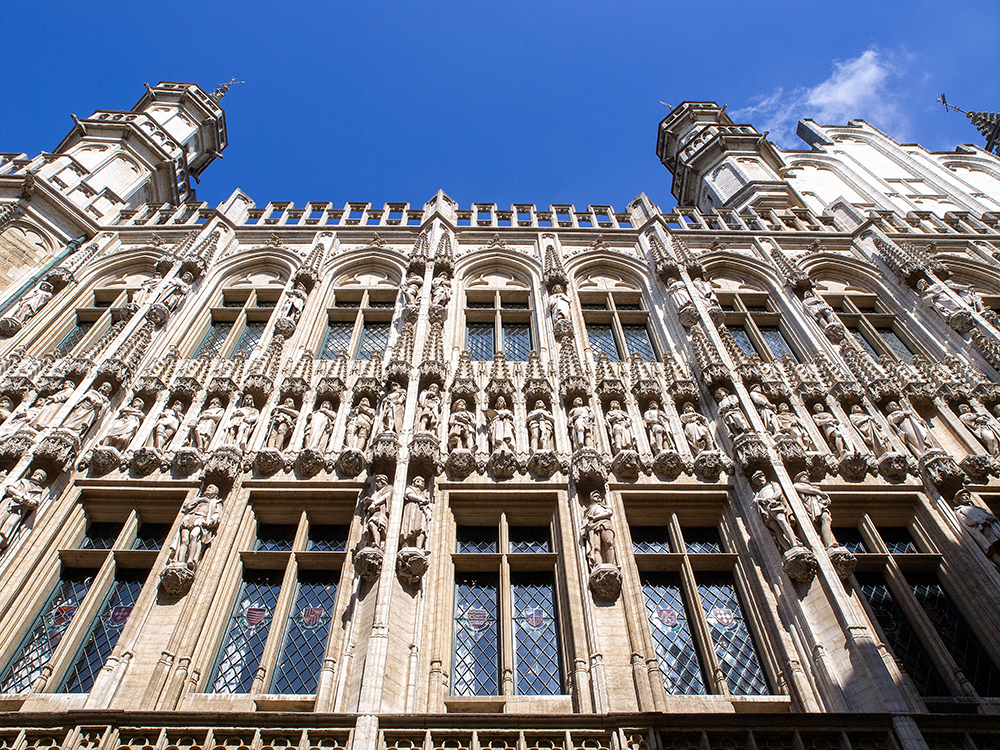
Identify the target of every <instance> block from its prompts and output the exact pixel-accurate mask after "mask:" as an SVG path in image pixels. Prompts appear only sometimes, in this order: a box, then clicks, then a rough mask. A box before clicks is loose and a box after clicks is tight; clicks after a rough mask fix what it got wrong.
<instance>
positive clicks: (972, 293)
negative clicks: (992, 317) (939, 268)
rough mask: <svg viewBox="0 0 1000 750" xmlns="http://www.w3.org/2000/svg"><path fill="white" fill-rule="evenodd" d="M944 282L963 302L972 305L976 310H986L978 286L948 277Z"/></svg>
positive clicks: (979, 311) (980, 311) (981, 311)
mask: <svg viewBox="0 0 1000 750" xmlns="http://www.w3.org/2000/svg"><path fill="white" fill-rule="evenodd" d="M944 283H945V286H947V287H948V288H949V289H950V290H951V291H952V292H954V293H955V294H956V295H957V296H958V298H959V299H960V300H962V302H964V303H965V304H967V305H968V306H969V307H971V308H972V309H973V310H974V311H975V312H977V313H983V312H986V307H985V306H984V305H983V298H982V297H980V296H979V292H977V291H976V288H975V287H974V286H972V284H962V283H959V282H958V281H954V280H953V279H948V280H947V281H946V282H944Z"/></svg>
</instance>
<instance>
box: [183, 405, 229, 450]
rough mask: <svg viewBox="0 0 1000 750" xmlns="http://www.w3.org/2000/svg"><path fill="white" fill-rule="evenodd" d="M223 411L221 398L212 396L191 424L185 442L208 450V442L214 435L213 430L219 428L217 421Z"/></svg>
mask: <svg viewBox="0 0 1000 750" xmlns="http://www.w3.org/2000/svg"><path fill="white" fill-rule="evenodd" d="M225 413H226V410H225V409H224V408H223V407H222V399H219V398H213V399H212V400H211V401H209V402H208V406H207V407H205V408H204V409H203V410H202V412H201V414H199V415H198V421H197V422H195V423H194V424H193V425H192V426H191V432H190V433H189V434H188V439H187V444H188V445H190V446H191V447H192V448H197V449H198V450H200V451H204V450H208V444H209V443H211V442H212V438H213V437H215V431H216V430H217V429H218V428H219V422H221V421H222V417H223V416H225Z"/></svg>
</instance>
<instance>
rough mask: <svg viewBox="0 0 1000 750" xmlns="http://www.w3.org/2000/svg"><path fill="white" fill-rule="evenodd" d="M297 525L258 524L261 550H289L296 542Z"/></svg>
mask: <svg viewBox="0 0 1000 750" xmlns="http://www.w3.org/2000/svg"><path fill="white" fill-rule="evenodd" d="M295 531H296V527H295V526H293V525H292V524H287V523H262V524H260V525H258V526H257V546H256V547H255V549H256V550H257V551H259V552H288V551H290V550H291V549H292V544H293V543H294V542H295Z"/></svg>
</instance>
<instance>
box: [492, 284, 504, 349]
mask: <svg viewBox="0 0 1000 750" xmlns="http://www.w3.org/2000/svg"><path fill="white" fill-rule="evenodd" d="M498 294H499V292H498ZM502 351H504V344H503V316H502V315H501V313H500V302H499V301H497V303H496V312H494V313H493V353H492V355H491V356H490V359H493V356H495V355H496V353H497V352H502Z"/></svg>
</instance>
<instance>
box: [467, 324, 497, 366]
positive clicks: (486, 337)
mask: <svg viewBox="0 0 1000 750" xmlns="http://www.w3.org/2000/svg"><path fill="white" fill-rule="evenodd" d="M465 348H466V349H467V350H468V352H469V356H470V357H472V359H477V360H480V359H481V360H490V359H493V353H494V352H495V351H496V345H495V344H494V343H493V323H469V324H468V325H466V327H465Z"/></svg>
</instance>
